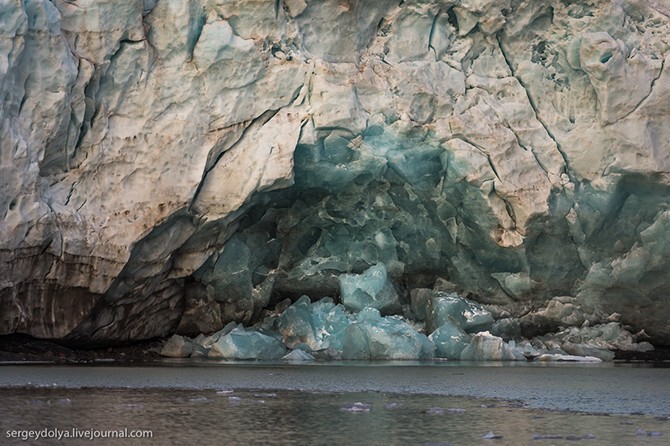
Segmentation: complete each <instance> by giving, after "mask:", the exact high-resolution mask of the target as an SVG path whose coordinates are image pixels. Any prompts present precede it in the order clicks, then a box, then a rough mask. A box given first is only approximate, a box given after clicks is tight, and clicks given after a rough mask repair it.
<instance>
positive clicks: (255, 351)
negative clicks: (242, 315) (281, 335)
mask: <svg viewBox="0 0 670 446" xmlns="http://www.w3.org/2000/svg"><path fill="white" fill-rule="evenodd" d="M285 354H286V348H285V347H284V344H282V343H281V341H279V340H278V339H277V338H275V337H272V336H268V335H265V334H262V333H260V332H258V331H256V330H254V329H251V328H244V327H243V326H242V325H238V326H237V327H235V328H233V329H232V330H231V331H230V333H227V334H225V335H223V336H221V337H219V339H218V340H217V341H216V342H215V343H214V344H212V346H211V348H210V349H209V353H208V357H210V358H215V359H218V358H223V359H279V358H281V357H282V356H284V355H285Z"/></svg>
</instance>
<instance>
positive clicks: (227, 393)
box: [216, 389, 235, 395]
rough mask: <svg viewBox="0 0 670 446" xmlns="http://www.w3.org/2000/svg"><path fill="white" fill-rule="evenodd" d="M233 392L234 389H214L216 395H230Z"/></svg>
mask: <svg viewBox="0 0 670 446" xmlns="http://www.w3.org/2000/svg"><path fill="white" fill-rule="evenodd" d="M233 393H235V391H234V390H228V389H224V390H217V391H216V394H217V395H231V394H233Z"/></svg>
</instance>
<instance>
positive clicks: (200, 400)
mask: <svg viewBox="0 0 670 446" xmlns="http://www.w3.org/2000/svg"><path fill="white" fill-rule="evenodd" d="M189 401H190V402H192V403H206V402H208V401H209V399H208V398H206V397H204V396H199V397H195V398H189Z"/></svg>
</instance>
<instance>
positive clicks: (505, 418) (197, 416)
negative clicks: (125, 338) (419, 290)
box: [0, 362, 670, 445]
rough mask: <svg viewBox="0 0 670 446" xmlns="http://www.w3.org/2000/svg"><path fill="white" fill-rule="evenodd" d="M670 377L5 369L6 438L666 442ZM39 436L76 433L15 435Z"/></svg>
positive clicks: (370, 367)
mask: <svg viewBox="0 0 670 446" xmlns="http://www.w3.org/2000/svg"><path fill="white" fill-rule="evenodd" d="M669 378H670V368H667V367H641V366H630V365H616V364H607V365H563V366H510V365H503V364H502V363H487V364H476V365H475V364H467V363H448V364H445V363H430V364H426V363H399V364H398V363H395V364H389V363H330V364H319V363H317V364H311V365H304V364H302V365H291V364H281V363H256V362H254V363H212V362H207V363H204V362H203V363H194V362H189V363H184V362H181V363H178V362H165V363H162V364H161V365H158V366H134V367H127V366H124V367H110V366H98V367H90V366H86V367H82V366H74V367H64V366H2V367H0V400H1V401H2V405H0V428H1V430H0V437H1V438H0V444H115V445H116V444H120V445H125V444H128V445H131V444H161V445H168V444H175V445H176V444H198V445H210V444H211V445H237V444H239V445H251V444H297V445H302V444H305V445H315V444H323V445H340V444H342V445H345V444H346V445H349V444H375V445H376V444H379V445H395V444H398V445H412V444H414V445H427V444H434V445H437V444H441V445H445V444H451V445H469V444H482V445H492V444H495V445H498V444H499V445H508V444H509V445H524V444H529V445H531V444H532V445H550V444H588V445H612V444H617V445H625V444H631V445H637V444H650V445H664V444H668V443H669V442H670V418H669V416H670V390H669V389H668V387H669V386H668V383H670V381H669V380H668V379H669ZM31 431H33V432H37V431H41V432H42V433H45V432H46V433H47V434H49V435H54V434H57V433H58V432H60V433H61V435H62V434H63V432H68V435H69V436H70V437H73V436H76V435H78V436H79V438H76V439H72V438H69V439H67V441H64V440H61V441H59V440H57V439H53V438H46V439H45V438H40V439H39V440H36V439H34V438H32V439H28V440H27V441H24V440H22V439H21V438H20V437H18V436H15V437H14V438H9V437H10V435H19V434H15V432H17V433H22V434H24V435H25V434H26V433H27V432H31ZM130 431H133V432H144V434H143V435H144V436H145V437H146V435H147V434H146V433H147V432H150V433H151V436H150V437H149V438H141V439H139V438H122V437H123V436H124V435H125V436H126V437H127V436H128V432H130ZM87 432H88V434H87ZM109 432H121V435H119V434H117V435H116V436H115V437H114V438H104V436H109ZM85 435H88V436H89V437H90V436H93V435H97V436H98V437H99V438H97V439H94V441H93V442H91V440H89V439H88V437H87V438H84V436H85Z"/></svg>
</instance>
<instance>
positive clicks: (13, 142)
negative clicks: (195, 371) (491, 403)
mask: <svg viewBox="0 0 670 446" xmlns="http://www.w3.org/2000/svg"><path fill="white" fill-rule="evenodd" d="M669 51H670V2H669V1H668V0H616V1H609V0H607V1H604V0H593V1H589V2H572V1H564V0H549V1H540V0H532V1H531V0H526V1H523V0H501V1H492V0H444V1H438V0H432V1H418V0H417V1H400V0H395V1H391V0H378V1H362V0H361V1H358V0H126V1H122V2H120V1H112V0H77V1H75V0H50V1H49V0H0V101H1V102H0V334H9V333H28V334H31V335H34V336H37V337H44V338H57V339H65V340H68V341H70V342H75V343H81V344H86V345H94V344H110V343H115V342H123V341H129V340H140V339H148V338H152V337H158V336H167V335H170V334H172V333H174V332H175V331H176V332H178V333H182V334H187V335H195V334H197V333H201V332H205V333H213V332H216V331H219V330H221V329H222V328H223V327H224V326H226V325H227V324H228V323H230V322H236V323H241V324H244V325H245V326H248V325H249V324H252V323H254V322H257V321H258V320H260V319H262V318H263V317H264V316H267V313H268V311H269V310H268V309H274V308H275V305H276V304H277V303H279V302H281V301H283V300H285V299H286V298H290V299H292V300H293V301H295V300H296V299H297V298H299V297H300V296H302V295H303V294H306V295H309V296H310V298H312V300H313V301H315V302H316V301H317V300H318V299H320V298H321V297H324V296H331V297H333V298H334V299H335V300H336V302H339V301H340V299H341V298H346V299H344V304H345V306H348V308H349V309H356V308H357V307H356V306H357V305H358V306H361V307H368V306H369V304H370V302H371V300H370V299H371V296H372V295H375V296H381V297H379V301H378V302H377V301H375V302H377V303H378V304H379V305H378V306H377V308H378V309H379V310H380V311H381V312H382V314H387V313H399V314H403V315H405V316H408V317H412V318H415V319H419V320H420V319H422V318H424V319H425V318H426V315H425V312H426V306H425V305H424V304H425V303H426V302H427V301H428V300H427V299H429V296H432V295H434V293H439V292H445V293H452V292H454V293H457V294H458V295H459V296H464V297H467V298H468V299H469V301H472V302H478V303H479V304H482V305H484V307H486V312H488V313H489V314H490V317H491V319H492V320H491V321H490V322H491V323H494V324H495V325H493V326H492V328H495V329H497V330H498V333H499V334H501V333H506V335H507V336H508V337H509V338H514V337H515V336H522V337H526V338H531V337H534V336H541V335H543V334H546V333H552V332H561V333H567V334H566V335H565V336H569V333H570V329H575V330H576V329H577V328H578V327H582V326H584V327H585V328H584V329H586V328H587V327H588V326H589V325H590V326H593V325H595V324H605V323H614V322H618V323H621V324H624V325H625V326H627V327H629V330H630V331H631V332H633V333H638V332H641V333H638V336H637V338H636V340H650V341H651V342H652V343H654V344H656V345H670V325H668V323H667V321H668V319H670V305H668V299H669V298H670V276H669V275H668V266H670V236H669V235H670V125H669V124H670V74H668V70H667V69H666V68H667V67H666V60H667V58H668V55H669V54H670V53H669ZM377 265H379V267H377ZM371 267H373V268H374V267H377V268H378V270H379V272H378V273H377V272H375V271H377V270H375V269H372V273H369V274H371V279H370V280H372V281H373V282H374V281H377V282H374V283H371V282H370V281H367V283H363V284H358V285H357V284H356V283H354V282H355V280H354V279H355V278H356V277H358V276H356V275H357V274H360V273H362V272H364V271H369V270H370V268H371ZM382 270H383V271H382ZM382 272H383V274H382ZM374 274H376V275H374ZM372 276H374V277H372ZM382 276H383V277H382ZM370 287H372V288H370ZM375 287H376V288H375ZM373 288H374V290H373V291H370V290H372V289H373ZM366 296H367V297H366ZM366 299H367V300H366ZM372 300H373V301H374V299H372ZM361 302H363V303H361ZM388 302H391V303H392V304H393V305H387V303H388ZM375 305H377V304H376V303H375ZM373 306H374V305H373ZM364 311H367V312H369V310H364ZM422 312H423V313H424V314H420V313H422ZM366 314H367V313H366ZM376 317H377V316H376ZM379 317H381V316H379ZM429 319H430V317H429ZM434 328H435V327H434ZM236 330H238V331H236V332H235V333H236V334H235V336H238V335H239V336H241V334H240V333H246V332H245V331H244V330H245V328H243V327H240V326H238V327H237V328H236ZM445 330H446V329H445ZM582 330H583V329H582ZM642 331H643V332H642ZM238 332H239V333H238ZM445 333H446V331H445ZM438 335H439V332H438ZM231 336H232V335H231ZM482 336H484V335H482ZM437 337H438V338H439V336H437ZM422 339H423V338H422ZM481 339H482V342H489V341H487V339H488V338H486V339H485V338H481ZM566 339H567V338H566ZM231 342H232V341H231ZM268 342H270V341H268ZM566 342H567V341H566ZM271 344H272V343H271ZM268 345H269V347H268V346H266V347H264V348H270V347H272V346H273V345H274V344H272V345H270V344H268ZM221 348H222V349H223V348H224V347H221ZM225 348H228V349H231V348H233V344H227V347H225ZM272 348H274V347H272ZM282 348H283V347H282ZM263 351H265V350H263ZM568 353H570V352H568ZM473 354H474V353H473Z"/></svg>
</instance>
